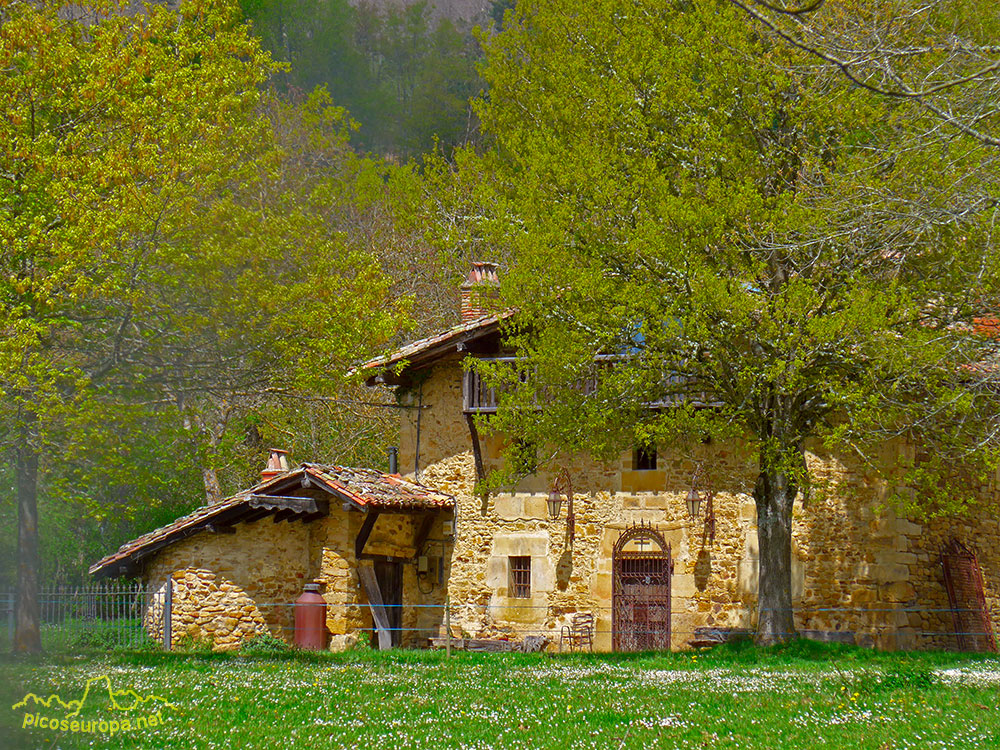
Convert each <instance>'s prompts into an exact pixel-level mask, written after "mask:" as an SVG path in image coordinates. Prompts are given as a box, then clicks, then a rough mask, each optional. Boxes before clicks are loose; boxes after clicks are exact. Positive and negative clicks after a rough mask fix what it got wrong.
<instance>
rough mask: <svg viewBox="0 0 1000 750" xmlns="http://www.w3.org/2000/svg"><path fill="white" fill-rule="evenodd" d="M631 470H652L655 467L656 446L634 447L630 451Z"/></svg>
mask: <svg viewBox="0 0 1000 750" xmlns="http://www.w3.org/2000/svg"><path fill="white" fill-rule="evenodd" d="M632 469H633V471H654V470H655V469H656V448H636V449H635V450H634V451H633V452H632Z"/></svg>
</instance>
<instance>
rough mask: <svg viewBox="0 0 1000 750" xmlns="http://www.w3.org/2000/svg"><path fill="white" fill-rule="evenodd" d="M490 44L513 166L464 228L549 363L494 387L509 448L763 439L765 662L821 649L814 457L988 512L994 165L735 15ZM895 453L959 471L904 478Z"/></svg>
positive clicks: (540, 361) (992, 460)
mask: <svg viewBox="0 0 1000 750" xmlns="http://www.w3.org/2000/svg"><path fill="white" fill-rule="evenodd" d="M485 45H486V52H487V66H486V69H485V73H484V75H485V78H486V80H487V84H488V86H489V91H490V94H489V98H488V99H487V100H485V101H483V102H482V103H481V104H480V115H481V118H482V122H483V127H484V131H485V133H486V134H487V136H488V137H489V138H490V139H491V141H490V143H491V145H492V148H491V150H490V152H489V153H486V154H485V155H483V156H482V157H475V156H473V155H471V154H465V155H463V156H462V157H461V158H460V159H459V165H460V169H459V171H458V174H457V178H456V179H457V180H458V181H459V182H460V183H462V184H475V185H478V187H477V189H476V191H474V192H470V191H464V192H463V191H456V192H455V193H452V194H451V197H452V199H453V203H452V205H453V206H456V207H458V208H459V209H460V210H455V209H454V208H453V209H450V210H449V211H447V212H446V214H445V215H446V217H456V216H464V217H466V218H465V219H464V224H462V222H461V221H456V222H455V223H453V224H449V225H448V227H449V228H448V231H449V232H450V233H451V234H452V235H455V234H457V233H458V232H459V230H460V229H461V228H463V227H464V228H465V229H466V230H467V231H468V232H469V233H470V234H471V236H470V237H467V238H466V240H465V241H467V242H470V243H475V242H480V243H483V244H489V243H491V242H492V243H495V244H496V246H497V247H498V248H500V251H499V252H500V256H501V257H500V258H499V259H503V260H506V261H507V262H508V263H509V265H510V270H509V272H508V273H507V274H506V275H505V282H504V287H503V297H504V302H505V303H506V304H509V305H512V306H515V307H517V308H518V310H519V314H518V315H517V316H516V318H515V319H514V322H513V324H512V326H511V330H510V334H511V337H512V342H513V344H514V345H515V346H516V348H517V351H518V353H519V355H520V357H521V358H522V360H521V362H520V363H519V364H517V365H514V366H512V367H511V366H503V365H497V364H493V365H488V364H481V365H480V369H482V371H483V373H484V375H485V376H486V377H487V378H488V379H489V380H490V381H491V382H492V383H493V384H494V385H496V386H498V387H501V388H502V390H503V391H504V392H505V393H506V396H505V397H504V400H503V404H502V407H501V409H500V412H499V414H498V415H497V416H496V418H495V419H494V420H493V422H492V426H493V428H494V429H498V430H501V431H504V432H506V433H508V434H516V435H520V436H522V437H523V439H525V440H527V441H529V442H533V443H535V444H537V445H539V446H542V445H552V446H555V447H559V448H563V449H570V450H588V451H591V452H592V453H595V454H597V455H599V456H605V457H613V456H616V455H618V454H619V452H620V451H621V450H622V449H624V448H627V447H630V446H632V445H634V444H635V443H637V442H638V443H639V444H650V443H652V444H656V443H669V444H672V445H684V441H686V440H687V441H693V442H694V443H695V445H694V446H693V447H691V448H689V450H690V452H691V453H692V454H695V453H697V451H698V450H699V449H698V447H697V443H698V442H699V441H700V440H701V438H702V437H704V436H711V437H712V438H723V439H740V440H745V441H747V443H748V444H749V447H750V449H751V450H752V452H753V455H755V459H756V460H755V463H756V468H755V474H756V480H755V482H754V483H753V486H752V490H751V491H752V494H753V497H754V500H755V503H756V506H757V528H758V537H759V549H760V560H759V588H758V597H759V622H758V639H759V640H760V641H761V642H763V643H770V642H773V641H776V640H780V639H783V638H786V637H788V635H789V634H791V633H792V632H793V631H794V622H793V618H792V605H791V532H792V505H793V501H794V499H795V497H796V496H797V494H798V493H799V492H800V491H803V490H806V489H808V487H809V484H810V481H811V480H810V476H809V473H808V469H807V466H806V450H807V447H809V446H815V445H817V444H821V443H823V442H825V443H826V444H827V445H828V446H830V447H832V448H836V449H838V450H842V451H847V452H848V453H849V454H850V455H852V456H854V457H855V458H856V459H857V460H860V461H863V462H865V464H866V467H867V468H869V469H870V470H871V471H880V472H882V476H884V477H886V478H887V480H888V481H889V482H890V486H891V485H892V484H898V485H900V486H902V485H907V484H911V485H912V484H913V483H915V482H918V481H922V482H923V486H924V487H925V488H927V493H926V494H922V495H921V497H922V498H924V499H925V507H927V506H930V510H931V511H932V512H957V511H959V510H961V509H962V508H963V507H965V506H966V505H967V504H968V503H969V502H971V501H972V497H971V496H970V494H969V493H968V492H967V491H966V489H965V488H967V487H968V486H970V484H971V485H975V486H978V485H979V484H982V483H985V482H986V481H987V478H988V476H989V474H990V472H991V471H992V470H994V469H995V467H996V465H997V456H998V449H997V442H996V439H995V437H994V435H995V434H996V427H997V416H996V415H997V410H996V400H995V398H994V396H995V394H996V392H997V391H996V386H997V373H996V369H995V368H991V367H984V366H983V365H982V363H983V362H987V361H989V359H990V358H991V357H995V356H996V353H997V352H996V341H995V340H994V339H990V338H989V337H987V336H981V335H976V334H974V333H973V330H972V325H971V324H972V322H973V321H974V320H975V318H976V317H977V316H982V315H984V314H985V313H986V312H987V311H988V310H989V309H990V306H991V305H994V304H995V301H996V299H997V290H998V287H997V281H998V280H997V272H998V268H1000V263H998V258H997V250H996V246H995V244H994V243H993V242H992V236H991V233H990V229H989V227H990V221H991V219H992V213H993V211H994V210H995V209H994V208H993V207H994V206H995V195H994V191H995V188H994V183H993V175H995V171H994V170H995V163H994V162H993V161H992V159H993V158H994V157H993V155H992V154H990V153H988V152H985V151H984V150H983V149H982V147H981V144H979V143H977V142H975V141H966V140H962V139H952V140H951V141H949V142H946V143H940V142H939V143H938V147H936V148H933V149H931V148H921V149H919V150H914V149H913V148H912V143H913V138H915V137H916V136H918V135H920V134H922V133H924V132H926V131H927V130H928V129H932V128H934V127H935V123H934V122H933V121H931V120H928V118H927V117H926V113H925V112H923V111H922V110H921V109H920V108H919V107H915V106H912V105H911V104H910V103H908V102H905V101H900V102H896V103H892V102H887V101H885V100H879V99H875V98H873V97H871V96H869V95H867V93H866V92H864V91H862V90H859V89H857V88H852V87H849V86H847V85H845V81H844V79H843V78H842V77H840V76H839V75H837V74H834V73H830V72H829V71H825V70H817V69H816V68H815V67H810V66H809V65H807V64H806V61H805V60H804V59H803V58H800V57H797V56H796V55H795V53H794V52H793V51H791V50H790V49H788V48H787V47H779V46H775V45H774V44H772V43H770V42H769V41H768V40H767V39H765V38H762V37H761V36H760V35H757V34H755V33H753V32H752V31H751V29H750V28H749V26H748V24H747V21H746V18H745V16H743V15H741V14H740V12H739V11H738V10H736V9H734V8H732V6H730V5H729V4H727V3H725V2H703V3H675V4H668V5H664V4H660V3H651V2H621V0H599V1H598V2H589V3H581V2H579V0H558V1H557V2H544V3H543V2H533V1H532V0H524V1H522V2H520V3H519V4H518V6H517V10H516V13H515V14H513V15H511V14H508V16H507V24H506V25H505V29H504V31H503V32H502V33H500V34H499V35H497V36H496V37H494V38H493V39H491V40H489V41H487V42H486V43H485ZM463 181H464V182H463ZM468 217H472V219H471V220H470V219H469V218H468ZM446 220H447V218H446ZM602 355H603V356H602ZM525 373H528V374H530V376H529V377H523V376H522V375H523V374H525ZM581 382H583V383H590V385H589V386H588V387H581ZM650 403H663V404H671V405H672V407H671V408H663V409H657V410H652V409H650V408H648V407H649V404H650ZM538 404H544V407H543V408H541V409H538V408H534V407H535V406H536V405H538ZM699 404H700V405H702V406H708V407H709V408H700V407H699ZM891 439H898V440H902V441H905V442H908V443H909V444H912V445H916V446H932V449H931V450H930V452H929V455H928V456H927V457H926V458H925V459H924V460H923V461H922V462H920V463H918V464H916V465H913V466H910V467H903V469H902V470H900V467H899V465H898V463H896V462H889V464H888V465H886V464H880V463H879V461H878V452H879V451H878V449H879V447H880V446H884V444H885V442H886V441H888V440H891ZM894 467H895V468H894ZM894 471H895V473H893V472H894ZM495 481H506V479H505V478H504V477H503V476H500V477H499V478H496V479H495ZM748 489H750V488H748ZM902 494H903V495H904V499H905V493H902ZM907 509H912V506H908V508H907Z"/></svg>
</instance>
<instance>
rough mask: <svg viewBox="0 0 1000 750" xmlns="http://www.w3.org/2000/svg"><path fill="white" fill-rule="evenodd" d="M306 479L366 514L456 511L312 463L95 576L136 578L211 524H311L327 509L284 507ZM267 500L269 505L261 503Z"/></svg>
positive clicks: (448, 500) (442, 502) (385, 477)
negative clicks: (275, 520) (288, 518)
mask: <svg viewBox="0 0 1000 750" xmlns="http://www.w3.org/2000/svg"><path fill="white" fill-rule="evenodd" d="M306 477H308V479H309V480H312V483H313V484H314V485H315V486H316V487H318V488H319V489H322V490H325V491H326V492H329V493H331V494H333V495H335V496H337V497H339V498H340V499H342V500H345V501H347V502H350V503H352V504H354V505H355V506H357V507H358V508H359V509H361V510H366V511H367V510H379V511H387V512H392V511H394V510H398V511H413V510H431V511H435V510H442V509H448V508H454V507H455V498H454V497H453V496H451V495H446V494H444V493H441V492H437V491H436V490H433V489H431V488H430V487H425V486H423V485H420V484H416V483H414V482H408V481H406V480H405V479H401V478H400V477H398V476H394V475H392V474H383V473H382V472H380V471H376V470H375V469H354V468H349V467H346V466H325V465H322V464H311V463H307V464H302V466H300V467H298V468H297V469H292V470H291V471H287V472H285V473H283V474H279V475H277V476H275V477H273V478H271V479H268V480H267V481H265V482H262V483H260V484H258V485H257V486H255V487H253V488H251V489H249V490H245V491H244V492H241V493H239V494H238V495H233V496H232V497H229V498H226V499H225V500H221V501H219V502H217V503H213V504H212V505H206V506H204V507H202V508H198V509H197V510H196V511H194V512H193V513H189V514H188V515H186V516H181V517H180V518H178V519H177V520H176V521H174V522H173V523H170V524H167V525H166V526H163V527H161V528H158V529H155V530H153V531H150V532H149V533H148V534H143V535H142V536H140V537H138V538H137V539H133V540H132V541H130V542H126V543H125V544H123V545H122V546H121V547H119V548H118V551H117V552H115V553H114V554H112V555H108V556H107V557H105V558H104V559H103V560H100V561H98V562H96V563H94V564H93V565H91V566H90V573H91V575H98V576H116V575H125V574H128V575H134V574H135V572H136V571H137V568H136V565H137V563H138V562H139V561H140V560H141V559H142V558H144V557H147V556H148V555H151V554H153V553H155V552H157V551H158V550H160V549H162V548H163V547H166V546H168V545H170V544H174V543H175V542H179V541H181V540H182V539H186V538H187V537H189V536H192V535H193V534H196V533H198V532H200V531H204V530H206V529H208V528H210V527H212V526H230V525H232V524H235V523H239V522H240V521H242V520H245V519H247V518H251V520H252V518H256V517H259V516H260V515H261V514H274V513H281V512H284V513H288V514H292V515H296V516H298V517H300V518H304V519H306V520H308V519H312V518H318V517H319V516H320V515H325V514H326V511H325V510H322V511H318V510H316V509H313V510H311V511H310V510H305V511H304V510H302V509H301V508H293V507H291V506H289V507H287V508H285V507H283V506H282V504H281V498H282V496H281V490H283V489H285V488H289V487H297V488H300V487H301V486H302V480H303V479H304V478H306ZM262 496H263V499H264V500H266V501H267V502H266V503H263V504H262V503H261V502H259V501H260V499H261V498H262ZM271 497H274V502H272V501H271Z"/></svg>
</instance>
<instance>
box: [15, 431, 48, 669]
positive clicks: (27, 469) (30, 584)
mask: <svg viewBox="0 0 1000 750" xmlns="http://www.w3.org/2000/svg"><path fill="white" fill-rule="evenodd" d="M32 438H33V435H32V434H31V430H30V429H27V428H26V429H23V430H22V431H21V441H20V444H19V445H18V446H17V458H16V470H15V473H16V475H17V604H16V605H15V620H14V651H15V652H18V653H38V652H39V651H41V650H42V636H41V630H40V628H39V608H38V448H37V447H36V446H35V444H34V440H33V439H32Z"/></svg>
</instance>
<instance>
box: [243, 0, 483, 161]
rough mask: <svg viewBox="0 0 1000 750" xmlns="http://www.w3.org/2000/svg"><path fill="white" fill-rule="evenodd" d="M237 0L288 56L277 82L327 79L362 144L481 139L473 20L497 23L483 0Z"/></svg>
mask: <svg viewBox="0 0 1000 750" xmlns="http://www.w3.org/2000/svg"><path fill="white" fill-rule="evenodd" d="M240 5H241V7H242V9H243V13H244V16H245V17H246V19H247V20H248V21H249V22H250V24H251V29H252V31H253V33H254V34H255V35H257V36H258V37H259V38H260V39H261V41H262V43H263V44H264V47H265V48H266V49H267V50H269V51H270V52H271V54H272V55H273V56H274V58H275V59H276V60H280V61H283V62H287V63H289V65H290V68H289V69H288V70H287V71H285V72H283V73H282V74H280V75H279V76H278V77H277V78H276V81H275V82H276V84H277V85H278V86H279V88H280V90H282V91H283V92H284V93H285V94H286V95H291V96H294V95H295V93H296V92H297V91H311V90H312V89H313V88H315V87H316V86H320V85H324V86H326V87H327V88H328V89H329V90H330V93H331V95H332V96H333V100H334V101H335V102H337V104H339V105H340V106H342V107H346V108H347V110H348V111H349V112H350V115H351V117H352V118H353V119H354V120H356V121H357V122H358V124H359V130H358V134H357V138H356V140H355V142H356V144H357V145H358V146H360V147H362V148H365V149H369V150H372V151H375V152H378V153H380V154H384V155H386V156H391V157H395V158H399V159H405V158H410V157H415V156H419V155H420V154H423V153H426V152H428V151H431V150H433V149H435V148H440V149H441V150H442V151H443V152H444V153H446V154H447V153H450V152H451V150H452V149H453V148H454V147H455V146H457V145H460V144H463V143H467V142H469V141H472V140H474V139H475V137H476V133H477V130H478V128H477V125H476V120H475V117H474V116H473V113H472V109H471V107H470V106H469V101H470V99H471V98H472V97H474V96H477V95H478V94H479V93H480V92H481V91H482V81H481V79H480V78H479V74H478V73H477V70H476V63H477V61H478V60H479V59H480V57H481V55H482V52H481V50H480V48H479V44H478V42H477V41H476V39H475V37H474V36H473V34H472V28H473V24H474V23H477V22H478V23H482V24H485V25H487V26H489V24H490V23H492V18H491V17H490V16H489V15H488V14H487V13H484V12H483V11H484V8H483V7H480V6H483V3H482V2H469V1H468V0H466V1H464V2H450V3H447V4H431V3H428V2H417V3H410V4H404V3H399V2H393V1H391V0H382V1H381V2H377V3H366V2H361V3H350V2H348V0H326V1H325V2H321V3H317V2H315V1H314V0H241V1H240ZM492 7H493V6H492V5H490V4H489V3H487V4H486V5H485V8H487V9H489V8H492Z"/></svg>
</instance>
